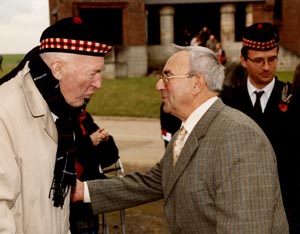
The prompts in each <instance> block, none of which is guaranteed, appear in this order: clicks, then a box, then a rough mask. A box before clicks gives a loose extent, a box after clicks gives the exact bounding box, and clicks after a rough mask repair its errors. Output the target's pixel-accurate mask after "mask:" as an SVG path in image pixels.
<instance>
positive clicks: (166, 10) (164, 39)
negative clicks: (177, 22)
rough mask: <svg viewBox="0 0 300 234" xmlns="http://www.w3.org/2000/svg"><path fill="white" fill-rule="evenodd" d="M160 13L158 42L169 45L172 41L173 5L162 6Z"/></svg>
mask: <svg viewBox="0 0 300 234" xmlns="http://www.w3.org/2000/svg"><path fill="white" fill-rule="evenodd" d="M159 14H160V44H161V45H169V44H172V43H174V7H172V6H163V7H162V8H161V9H160V10H159Z"/></svg>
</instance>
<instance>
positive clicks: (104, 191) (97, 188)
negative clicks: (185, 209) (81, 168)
mask: <svg viewBox="0 0 300 234" xmlns="http://www.w3.org/2000/svg"><path fill="white" fill-rule="evenodd" d="M87 184H88V189H89V193H90V197H91V202H92V208H93V211H94V213H95V214H99V213H106V212H111V211H117V210H122V209H126V208H129V207H134V206H137V205H141V204H145V203H148V202H152V201H157V200H160V199H162V198H163V193H162V188H161V167H160V163H157V164H156V165H155V166H154V167H153V168H151V169H150V170H149V171H148V172H147V173H145V174H143V173H138V172H136V173H131V174H128V175H126V176H124V177H113V178H111V179H106V180H94V181H87Z"/></svg>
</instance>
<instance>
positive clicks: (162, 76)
mask: <svg viewBox="0 0 300 234" xmlns="http://www.w3.org/2000/svg"><path fill="white" fill-rule="evenodd" d="M190 77H192V75H191V74H187V75H182V76H167V75H165V74H161V75H159V79H162V81H163V83H164V85H165V86H166V85H167V84H168V82H169V81H170V80H171V79H177V78H190Z"/></svg>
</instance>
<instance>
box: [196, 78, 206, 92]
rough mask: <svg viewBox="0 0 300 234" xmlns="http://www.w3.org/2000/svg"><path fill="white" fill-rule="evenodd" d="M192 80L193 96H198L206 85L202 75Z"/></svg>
mask: <svg viewBox="0 0 300 234" xmlns="http://www.w3.org/2000/svg"><path fill="white" fill-rule="evenodd" d="M194 80H195V84H194V88H193V94H198V93H200V92H202V90H203V89H204V88H205V85H206V83H205V80H204V78H203V76H202V75H195V78H194Z"/></svg>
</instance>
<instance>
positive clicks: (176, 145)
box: [173, 127, 187, 166]
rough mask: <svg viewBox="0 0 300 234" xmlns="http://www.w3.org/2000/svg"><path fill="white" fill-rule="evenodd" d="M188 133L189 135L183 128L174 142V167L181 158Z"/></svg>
mask: <svg viewBox="0 0 300 234" xmlns="http://www.w3.org/2000/svg"><path fill="white" fill-rule="evenodd" d="M186 133H187V131H186V130H185V128H184V127H181V128H180V131H179V133H178V135H177V138H176V140H175V141H174V144H173V166H175V164H176V162H177V159H178V157H179V154H180V152H181V150H182V148H183V145H184V137H185V135H186Z"/></svg>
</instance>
